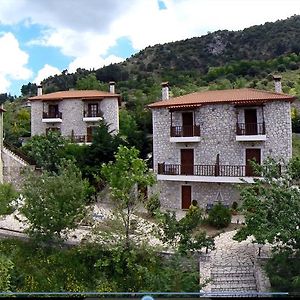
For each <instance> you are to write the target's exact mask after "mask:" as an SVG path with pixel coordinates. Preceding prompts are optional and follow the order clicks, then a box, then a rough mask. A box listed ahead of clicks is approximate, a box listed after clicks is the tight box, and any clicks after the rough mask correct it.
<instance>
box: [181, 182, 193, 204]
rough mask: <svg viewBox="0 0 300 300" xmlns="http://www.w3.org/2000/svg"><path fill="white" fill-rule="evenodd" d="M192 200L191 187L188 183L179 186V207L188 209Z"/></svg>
mask: <svg viewBox="0 0 300 300" xmlns="http://www.w3.org/2000/svg"><path fill="white" fill-rule="evenodd" d="M191 202H192V187H191V186H190V185H182V186H181V208H182V209H189V207H190V205H191Z"/></svg>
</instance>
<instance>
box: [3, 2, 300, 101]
mask: <svg viewBox="0 0 300 300" xmlns="http://www.w3.org/2000/svg"><path fill="white" fill-rule="evenodd" d="M295 14H300V1H299V0H0V93H10V94H11V95H20V89H21V87H22V85H23V84H27V83H28V82H35V83H37V84H39V83H40V82H41V80H43V79H44V78H47V77H49V76H51V75H55V74H61V72H62V71H63V70H66V69H67V70H68V72H69V73H72V72H75V71H76V69H77V68H85V69H93V68H95V69H97V68H100V67H102V66H104V65H109V64H110V63H117V62H121V61H124V60H125V59H126V58H128V57H130V56H131V55H133V54H135V53H137V52H139V51H140V50H142V49H144V48H146V47H148V46H153V45H155V44H159V43H160V44H163V43H167V42H173V41H178V40H182V39H187V38H191V37H195V36H201V35H205V34H207V32H209V31H210V32H213V31H216V30H223V29H227V30H241V29H244V28H246V27H249V26H252V25H259V24H264V23H265V22H273V21H276V20H279V19H285V18H287V17H291V16H292V15H295Z"/></svg>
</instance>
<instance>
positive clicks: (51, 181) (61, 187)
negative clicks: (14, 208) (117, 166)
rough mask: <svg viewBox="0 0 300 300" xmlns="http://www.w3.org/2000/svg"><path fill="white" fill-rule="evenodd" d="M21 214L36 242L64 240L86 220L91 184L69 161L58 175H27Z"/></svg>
mask: <svg viewBox="0 0 300 300" xmlns="http://www.w3.org/2000/svg"><path fill="white" fill-rule="evenodd" d="M23 195H24V197H25V199H24V204H23V205H22V207H21V208H20V211H21V213H22V214H23V215H24V216H25V217H26V218H27V220H28V223H29V228H28V230H27V231H28V233H29V235H30V236H32V237H34V238H36V239H37V240H46V241H49V240H53V241H56V240H58V241H59V240H61V239H63V238H64V237H65V234H66V233H67V232H68V230H70V229H74V228H76V227H77V226H78V222H79V221H80V220H81V219H82V218H83V217H84V215H85V212H86V209H85V205H86V203H87V201H86V199H87V196H88V183H87V182H86V181H85V180H82V178H81V173H80V171H79V169H78V168H77V167H76V166H75V165H74V164H73V163H72V162H70V161H66V162H65V163H63V164H62V165H61V166H60V167H59V168H58V174H53V173H49V172H47V171H45V172H43V173H42V174H41V175H40V176H36V174H34V173H29V174H28V175H27V178H26V181H25V184H24V189H23Z"/></svg>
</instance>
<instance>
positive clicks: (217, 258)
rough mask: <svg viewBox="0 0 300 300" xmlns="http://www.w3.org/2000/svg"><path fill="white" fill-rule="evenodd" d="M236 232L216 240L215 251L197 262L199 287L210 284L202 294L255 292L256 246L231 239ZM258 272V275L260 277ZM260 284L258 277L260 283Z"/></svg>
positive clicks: (228, 233) (256, 288)
mask: <svg viewBox="0 0 300 300" xmlns="http://www.w3.org/2000/svg"><path fill="white" fill-rule="evenodd" d="M235 233H236V231H230V232H226V233H223V234H221V235H220V236H219V237H217V238H215V246H216V249H215V250H213V251H211V252H210V253H209V254H206V255H202V257H201V258H200V276H201V279H200V280H201V281H200V283H204V282H205V280H207V279H209V280H210V282H209V283H208V284H207V285H206V286H205V287H204V288H203V289H202V291H205V292H213V293H219V292H220V293H223V292H258V291H260V288H258V284H259V287H261V282H259V283H257V280H258V277H257V273H258V271H257V268H258V264H257V245H255V244H253V243H251V240H252V239H251V238H248V239H247V240H246V241H243V242H237V241H234V240H233V239H232V237H233V236H234V234H235ZM260 271H261V270H259V274H261V272H260ZM259 280H261V277H260V279H259Z"/></svg>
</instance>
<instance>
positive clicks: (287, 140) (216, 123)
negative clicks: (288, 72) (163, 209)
mask: <svg viewBox="0 0 300 300" xmlns="http://www.w3.org/2000/svg"><path fill="white" fill-rule="evenodd" d="M253 108H254V107H253ZM172 115H173V117H172V124H173V125H177V126H180V125H182V120H181V116H182V115H181V112H174V113H173V114H172ZM194 116H195V120H194V123H195V125H200V132H201V138H200V141H199V142H193V143H179V142H177V143H171V142H170V125H171V113H170V112H169V110H168V109H165V108H161V109H153V112H152V117H153V125H154V127H153V168H154V171H155V172H156V173H157V165H158V163H166V164H180V160H181V158H180V150H181V149H189V148H190V149H194V164H195V165H197V164H199V165H213V164H215V163H216V158H217V155H218V154H219V161H220V164H221V165H245V164H246V148H247V149H248V148H259V149H261V160H262V161H263V160H265V159H266V158H267V157H273V158H277V159H278V158H283V159H284V160H285V161H288V160H289V159H290V158H291V156H292V130H291V115H290V103H289V102H283V101H274V102H269V103H266V104H265V106H264V107H263V108H262V107H257V121H258V123H260V122H262V121H263V118H264V121H265V126H266V141H254V142H244V141H243V142H241V141H236V122H237V117H238V121H239V122H244V113H243V108H236V107H234V105H233V104H214V105H205V106H202V107H200V108H198V109H197V110H196V111H195V112H194ZM160 184H161V199H162V203H164V204H165V205H167V206H172V207H173V208H175V207H176V208H180V203H181V202H180V201H181V200H180V199H181V193H180V186H181V184H182V183H180V182H164V183H160ZM187 184H188V185H191V186H192V199H194V198H195V199H196V198H198V199H201V201H200V203H205V202H206V201H211V199H213V198H214V195H215V194H216V192H217V191H218V189H220V188H221V190H222V193H223V194H224V197H223V198H224V200H223V202H225V203H227V204H230V203H232V201H237V199H238V194H237V192H234V187H233V184H220V185H218V184H213V183H208V184H206V183H191V182H187ZM196 200H197V199H196Z"/></svg>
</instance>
